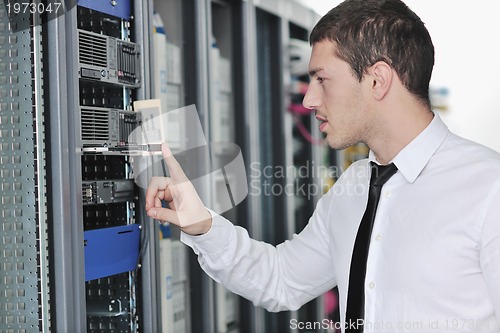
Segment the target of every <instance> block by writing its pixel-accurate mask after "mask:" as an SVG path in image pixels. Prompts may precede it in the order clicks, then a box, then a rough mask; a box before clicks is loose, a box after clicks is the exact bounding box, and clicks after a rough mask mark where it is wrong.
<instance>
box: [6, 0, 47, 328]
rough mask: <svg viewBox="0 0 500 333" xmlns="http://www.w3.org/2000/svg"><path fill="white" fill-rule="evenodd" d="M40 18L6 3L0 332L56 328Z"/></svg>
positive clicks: (35, 14)
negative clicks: (49, 242)
mask: <svg viewBox="0 0 500 333" xmlns="http://www.w3.org/2000/svg"><path fill="white" fill-rule="evenodd" d="M11 5H12V4H11ZM40 23H41V15H40V14H39V13H36V12H35V13H18V14H17V15H16V13H15V12H14V9H13V8H12V7H10V6H8V4H7V3H6V2H4V1H2V2H1V3H0V137H1V143H0V173H1V181H0V184H1V185H0V186H1V201H0V211H1V220H0V221H1V222H0V224H1V230H2V231H1V233H2V247H1V257H0V280H1V282H0V285H1V287H0V306H1V310H0V318H1V320H0V330H2V331H5V332H8V331H11V332H24V331H29V330H31V329H32V328H35V329H36V330H38V331H42V330H45V331H48V330H50V329H51V318H50V311H51V309H50V304H51V296H52V294H51V292H50V277H49V276H50V266H51V264H52V262H51V259H50V256H49V251H48V233H49V225H48V223H47V193H46V186H47V178H46V172H45V156H46V155H45V154H46V147H45V135H46V133H45V129H44V122H45V118H44V111H45V109H44V107H45V106H44V103H43V94H44V85H43V84H42V70H43V68H42V33H41V26H40Z"/></svg>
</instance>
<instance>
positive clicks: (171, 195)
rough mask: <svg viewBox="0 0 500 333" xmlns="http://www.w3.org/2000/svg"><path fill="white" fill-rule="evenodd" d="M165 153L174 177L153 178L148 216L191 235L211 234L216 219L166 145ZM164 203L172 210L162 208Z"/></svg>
mask: <svg viewBox="0 0 500 333" xmlns="http://www.w3.org/2000/svg"><path fill="white" fill-rule="evenodd" d="M162 153H163V158H164V159H165V162H166V163H167V167H168V170H169V172H170V177H153V178H151V181H150V183H149V186H148V189H147V191H146V211H147V214H148V216H150V217H152V218H154V219H157V220H160V221H164V222H170V223H173V224H175V225H177V226H178V227H179V228H180V229H181V230H182V231H183V232H185V233H187V234H189V235H201V234H204V233H206V232H208V231H209V230H210V228H211V226H212V216H211V215H210V213H209V212H208V210H207V209H206V208H205V206H204V205H203V203H202V202H201V199H200V197H199V196H198V193H196V189H195V188H194V186H193V184H192V183H191V182H190V181H189V179H188V178H187V177H186V174H185V173H184V171H183V170H182V168H181V166H180V165H179V163H178V162H177V160H176V159H175V158H174V156H173V155H172V152H171V151H170V149H169V148H168V147H167V145H166V144H163V145H162ZM162 200H165V201H166V202H167V203H168V206H169V208H163V207H162Z"/></svg>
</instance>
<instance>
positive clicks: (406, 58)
mask: <svg viewBox="0 0 500 333" xmlns="http://www.w3.org/2000/svg"><path fill="white" fill-rule="evenodd" d="M324 40H329V41H332V42H334V43H335V44H336V46H337V50H338V52H337V56H338V57H339V58H340V59H342V60H344V61H346V62H347V63H348V64H349V65H350V66H351V68H352V70H353V72H354V74H355V75H356V77H357V78H358V79H359V81H361V80H362V79H363V76H364V74H365V72H366V70H367V68H368V67H370V66H371V65H373V64H375V63H376V62H378V61H384V62H386V63H387V64H388V65H390V66H391V67H392V68H393V69H394V70H395V71H396V73H397V74H398V76H399V79H400V80H401V81H402V83H403V84H404V86H405V87H406V89H408V91H410V92H411V93H412V94H413V95H414V96H415V97H417V99H418V100H420V101H421V102H423V103H424V104H425V105H427V106H430V100H429V82H430V80H431V74H432V68H433V66H434V45H433V44H432V40H431V37H430V35H429V32H428V31H427V29H426V27H425V26H424V23H423V22H422V20H421V19H420V18H419V17H418V16H417V15H416V14H415V13H414V12H413V11H412V10H411V9H410V8H408V6H406V5H405V4H404V3H403V2H402V1H400V0H346V1H344V2H342V3H341V4H340V5H338V6H337V7H335V8H333V9H332V10H330V11H329V12H328V13H327V14H326V15H325V16H323V17H322V18H321V19H320V20H319V22H318V23H317V24H316V26H315V27H314V29H313V30H312V32H311V35H310V37H309V42H310V43H311V45H314V44H315V43H317V42H320V41H324Z"/></svg>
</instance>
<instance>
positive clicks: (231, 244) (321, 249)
mask: <svg viewBox="0 0 500 333" xmlns="http://www.w3.org/2000/svg"><path fill="white" fill-rule="evenodd" d="M163 154H164V157H165V159H166V161H167V166H168V168H169V171H170V175H171V177H170V178H163V177H161V178H153V179H152V180H151V183H150V185H149V187H148V190H147V193H146V209H147V212H148V215H149V216H151V217H154V218H155V219H158V220H162V221H168V222H171V223H173V224H175V225H177V226H179V227H180V228H181V230H182V231H183V234H182V238H181V240H182V241H183V242H184V243H186V244H187V245H189V246H191V247H192V248H193V250H194V251H195V252H196V253H197V254H198V260H199V262H200V265H201V267H202V268H203V269H204V270H205V271H206V272H207V274H208V275H209V276H211V277H212V278H213V279H215V280H216V281H218V282H221V283H222V284H223V285H224V286H225V287H226V288H228V289H229V290H231V291H233V292H235V293H237V294H239V295H242V296H243V297H245V298H247V299H249V300H251V301H252V302H253V303H254V304H255V305H260V306H263V307H265V308H266V309H268V310H270V311H280V310H285V309H289V310H294V309H297V308H299V307H300V306H301V305H303V304H304V303H306V302H307V301H309V300H311V299H313V298H315V297H317V296H318V295H321V294H322V293H324V292H325V291H327V290H328V289H330V288H332V287H334V286H335V285H336V281H335V274H334V268H333V260H332V258H331V249H330V245H329V241H328V239H329V232H328V228H327V223H326V221H327V220H328V206H329V205H328V202H327V200H329V199H328V198H327V197H328V196H325V197H324V198H322V199H321V200H320V202H319V204H318V207H317V209H316V211H315V213H314V215H313V217H312V218H311V220H310V223H309V224H308V225H307V226H306V228H305V229H304V230H303V231H302V232H301V233H300V234H299V235H295V236H294V237H293V239H292V240H290V241H286V242H284V243H283V244H280V245H278V246H277V247H274V246H272V245H269V244H266V243H264V242H260V241H256V240H253V239H251V238H250V237H249V235H248V233H247V231H246V230H245V229H243V228H241V227H237V226H234V225H233V224H232V223H231V222H229V221H228V220H226V219H225V218H223V217H221V216H219V215H216V214H215V213H209V211H208V210H207V209H206V208H205V207H204V206H203V204H202V202H201V200H200V198H199V197H198V195H197V194H196V191H195V189H194V187H193V186H192V184H191V183H190V182H189V180H188V179H187V177H186V176H185V174H184V172H183V171H182V169H181V167H180V166H179V164H178V163H177V161H176V160H175V159H174V157H173V156H172V154H171V152H170V150H168V148H167V147H166V146H164V147H163ZM162 200H166V201H167V202H169V207H170V208H162V206H161V201H162ZM266 223H276V222H275V221H266Z"/></svg>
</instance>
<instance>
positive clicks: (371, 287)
mask: <svg viewBox="0 0 500 333" xmlns="http://www.w3.org/2000/svg"><path fill="white" fill-rule="evenodd" d="M368 288H370V289H374V288H375V282H373V281H372V282H370V283H369V284H368Z"/></svg>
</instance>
